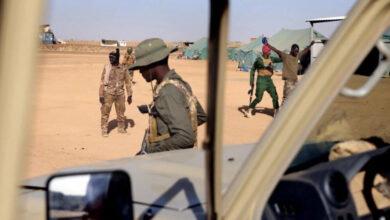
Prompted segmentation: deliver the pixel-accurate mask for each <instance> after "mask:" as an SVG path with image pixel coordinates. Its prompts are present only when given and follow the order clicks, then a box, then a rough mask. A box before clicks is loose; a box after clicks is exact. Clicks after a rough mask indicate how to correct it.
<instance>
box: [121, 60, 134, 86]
mask: <svg viewBox="0 0 390 220" xmlns="http://www.w3.org/2000/svg"><path fill="white" fill-rule="evenodd" d="M133 63H135V56H134V55H133V54H131V53H130V54H129V53H125V55H124V56H123V60H122V65H123V66H124V67H125V68H126V71H128V73H129V75H130V81H133V76H134V71H133V70H128V68H129V66H130V65H131V64H133Z"/></svg>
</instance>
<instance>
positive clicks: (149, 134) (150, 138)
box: [146, 79, 198, 147]
mask: <svg viewBox="0 0 390 220" xmlns="http://www.w3.org/2000/svg"><path fill="white" fill-rule="evenodd" d="M166 84H172V85H174V86H175V87H176V88H178V89H179V90H180V91H182V92H183V94H184V95H185V97H186V100H187V104H188V106H189V117H190V120H191V125H192V130H193V131H194V134H195V137H197V136H198V118H197V117H198V114H197V111H196V104H197V99H196V97H195V96H193V95H192V93H191V92H190V91H189V90H188V89H187V88H186V87H185V86H184V84H183V83H181V82H180V81H178V80H174V79H166V80H164V81H162V82H161V83H160V84H159V85H158V86H157V88H156V90H155V91H154V94H153V98H154V99H155V98H157V97H158V94H159V92H160V90H161V89H162V88H163V87H164V86H165V85H166ZM151 106H152V108H153V106H154V101H153V102H152V104H151ZM170 137H171V135H170V134H169V133H166V134H164V135H158V133H157V120H156V117H154V116H153V115H150V116H149V129H147V130H146V145H147V146H153V145H155V144H156V143H158V142H160V141H162V140H165V139H167V138H170ZM197 142H198V141H197V140H196V141H195V144H194V147H197Z"/></svg>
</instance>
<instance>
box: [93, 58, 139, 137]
mask: <svg viewBox="0 0 390 220" xmlns="http://www.w3.org/2000/svg"><path fill="white" fill-rule="evenodd" d="M109 59H110V64H107V65H105V66H104V69H103V73H102V77H101V83H100V88H99V101H100V103H101V104H102V106H101V112H102V118H101V128H102V136H103V137H108V118H109V116H110V111H111V107H112V104H113V103H115V110H116V116H117V122H118V132H119V133H126V130H125V119H126V117H125V110H126V107H125V94H124V93H125V91H124V88H123V87H124V86H125V87H126V91H127V102H128V104H129V105H130V104H131V102H132V90H131V83H130V77H129V74H127V72H126V70H124V69H123V68H121V67H120V66H119V53H118V52H111V53H110V55H109Z"/></svg>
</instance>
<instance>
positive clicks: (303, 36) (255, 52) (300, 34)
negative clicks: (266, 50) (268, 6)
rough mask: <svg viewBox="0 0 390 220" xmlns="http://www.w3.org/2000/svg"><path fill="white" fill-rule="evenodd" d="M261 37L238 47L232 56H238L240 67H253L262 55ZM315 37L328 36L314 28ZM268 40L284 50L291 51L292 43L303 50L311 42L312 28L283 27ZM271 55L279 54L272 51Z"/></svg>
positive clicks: (324, 38)
mask: <svg viewBox="0 0 390 220" xmlns="http://www.w3.org/2000/svg"><path fill="white" fill-rule="evenodd" d="M261 39H262V38H261V37H258V38H257V39H256V40H254V41H252V42H251V43H249V44H246V45H244V46H242V47H239V48H237V50H236V52H235V54H234V55H233V56H232V58H236V60H237V61H238V68H251V67H252V65H253V63H254V62H255V59H256V58H257V57H258V56H260V55H261V48H262V47H263V43H262V42H261ZM314 39H320V40H326V39H327V38H326V37H325V36H324V35H322V34H320V33H319V32H317V31H316V30H314ZM268 42H269V43H270V44H271V45H272V46H274V47H275V48H277V49H278V50H280V51H283V52H289V51H290V49H291V45H292V44H298V46H299V48H300V49H301V50H303V49H304V48H306V47H307V46H308V45H309V44H310V42H311V31H310V28H307V29H298V30H289V29H282V30H280V31H279V32H278V33H277V34H275V35H274V36H272V37H271V38H269V40H268ZM271 56H277V55H276V54H275V53H273V52H272V53H271ZM229 59H230V57H229ZM281 67H282V65H277V66H276V68H277V69H279V68H281Z"/></svg>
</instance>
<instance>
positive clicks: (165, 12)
mask: <svg viewBox="0 0 390 220" xmlns="http://www.w3.org/2000/svg"><path fill="white" fill-rule="evenodd" d="M355 2H356V1H355V0H321V1H320V0H267V1H263V0H230V18H229V41H230V42H234V41H240V42H249V40H250V38H253V37H259V36H261V35H265V36H269V37H271V36H272V35H274V34H276V33H277V32H278V31H280V30H281V29H282V28H284V29H303V28H309V27H310V24H309V23H308V22H305V21H306V20H307V19H312V18H322V17H335V16H346V15H347V14H348V11H349V10H350V9H351V8H352V6H353V4H354V3H355ZM209 10H210V6H209V1H207V0H192V1H191V0H47V6H46V13H45V16H44V19H43V22H42V23H43V24H50V26H51V29H52V30H53V32H54V34H55V35H56V37H57V38H59V39H62V40H70V39H74V40H101V39H115V40H125V41H142V40H144V39H146V38H151V37H159V38H162V39H164V40H165V41H197V40H199V39H200V38H202V37H207V36H208V32H209ZM339 23H340V22H332V23H326V24H324V23H321V24H316V25H315V26H314V28H315V29H316V30H317V31H319V32H320V33H322V34H324V35H325V36H327V37H329V36H331V34H332V33H333V31H334V30H335V28H337V25H338V24H339Z"/></svg>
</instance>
